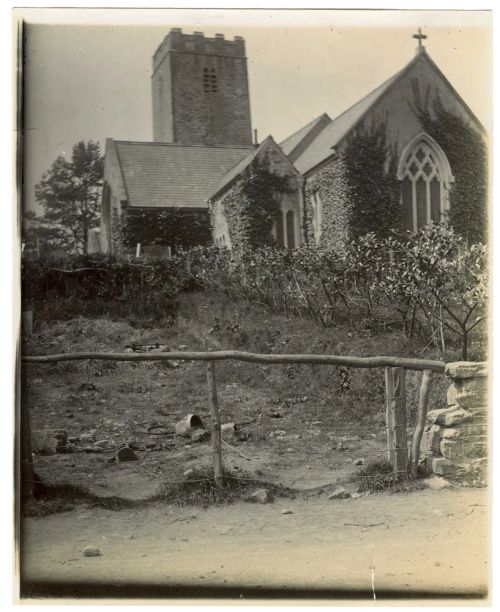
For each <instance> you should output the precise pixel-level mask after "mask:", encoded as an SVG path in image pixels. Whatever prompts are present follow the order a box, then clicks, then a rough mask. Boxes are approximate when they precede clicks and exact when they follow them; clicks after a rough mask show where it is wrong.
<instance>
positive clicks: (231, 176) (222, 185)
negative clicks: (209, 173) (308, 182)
mask: <svg viewBox="0 0 500 612" xmlns="http://www.w3.org/2000/svg"><path fill="white" fill-rule="evenodd" d="M269 147H272V148H274V149H275V150H276V151H277V152H278V153H279V154H280V155H282V156H283V159H284V160H285V161H286V163H287V164H288V165H289V166H290V169H291V170H292V171H293V173H294V174H296V173H297V170H296V169H295V168H294V166H293V164H292V163H291V161H290V160H289V159H288V157H287V156H286V155H283V151H282V150H281V149H280V147H279V146H278V145H277V144H276V142H275V140H274V138H273V137H272V136H268V137H267V138H265V139H264V140H263V141H262V142H261V143H260V145H259V146H258V147H255V149H254V150H253V151H252V153H250V154H249V155H247V156H246V157H244V158H243V159H242V160H241V161H239V162H238V163H237V164H235V165H234V166H233V167H232V168H230V170H229V171H228V172H226V174H224V175H223V176H222V178H221V179H220V181H219V183H218V185H217V187H216V188H215V189H214V191H213V192H212V196H211V197H212V198H214V197H215V196H216V195H218V194H219V193H220V192H221V191H223V190H224V189H226V188H228V187H229V185H231V183H232V182H233V181H234V180H235V179H236V178H237V177H238V176H240V174H241V173H242V172H243V171H244V170H245V168H248V166H249V165H250V164H251V163H252V162H253V160H254V159H255V158H256V157H258V156H259V155H260V153H261V152H262V151H263V150H264V149H267V148H269Z"/></svg>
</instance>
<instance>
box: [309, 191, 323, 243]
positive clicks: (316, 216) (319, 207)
mask: <svg viewBox="0 0 500 612" xmlns="http://www.w3.org/2000/svg"><path fill="white" fill-rule="evenodd" d="M311 204H312V213H313V217H312V225H313V234H314V240H315V242H316V244H319V241H320V238H321V226H322V224H323V201H322V200H321V195H320V192H319V190H318V191H315V192H314V193H313V194H312V195H311Z"/></svg>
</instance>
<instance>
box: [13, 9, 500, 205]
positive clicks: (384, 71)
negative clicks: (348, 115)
mask: <svg viewBox="0 0 500 612" xmlns="http://www.w3.org/2000/svg"><path fill="white" fill-rule="evenodd" d="M56 21H62V22H63V24H57V25H55V22H56ZM130 23H133V24H134V25H130ZM171 27H181V28H182V29H183V31H184V32H185V33H192V32H193V31H195V30H201V31H203V32H204V33H205V35H206V36H213V35H214V34H215V33H216V32H222V33H224V34H225V36H226V38H229V39H231V38H232V37H234V36H236V35H238V36H243V37H244V38H245V41H246V52H247V57H248V73H249V82H250V104H251V112H252V124H253V127H254V128H257V129H258V134H259V140H263V139H264V138H265V137H266V136H267V135H268V134H272V135H273V136H274V138H275V139H276V140H277V141H278V142H279V141H280V140H283V139H284V138H286V137H287V136H288V135H289V134H291V133H292V132H294V131H296V130H297V129H298V128H300V127H301V126H302V125H304V124H305V123H307V122H308V121H310V120H311V119H313V118H314V117H316V116H318V115H320V114H321V113H323V112H328V113H329V114H330V116H331V117H332V118H333V117H335V116H336V115H338V114H339V113H340V112H342V111H343V110H345V109H346V108H348V107H349V106H350V105H351V104H353V103H355V102H356V101H357V100H358V99H359V98H360V97H362V96H364V95H365V94H367V93H369V92H370V91H371V90H372V89H374V88H375V87H377V86H378V85H380V83H382V82H383V81H384V80H385V79H387V78H389V77H390V76H392V75H393V74H394V73H395V72H397V71H398V70H400V69H401V68H402V67H403V66H404V65H405V64H406V63H407V62H409V61H410V60H411V59H412V57H413V56H414V54H415V48H416V44H417V43H416V41H415V40H414V39H413V38H412V34H413V33H415V32H416V30H417V28H418V27H422V29H423V32H424V34H427V35H428V39H427V40H426V41H425V46H426V48H427V51H428V52H429V54H430V55H431V57H432V58H433V59H434V61H435V62H436V63H437V64H438V66H439V67H440V68H441V70H442V71H443V72H444V74H445V75H446V76H447V78H448V79H449V80H450V82H451V84H452V85H453V86H454V87H455V88H456V90H457V91H458V92H459V94H460V95H461V96H462V97H463V98H464V100H465V101H466V102H467V104H468V105H469V106H470V107H471V109H472V110H473V111H474V112H475V114H476V115H477V117H478V118H479V120H480V121H481V122H482V123H483V124H484V125H485V127H486V128H487V129H488V130H489V129H490V125H491V114H492V102H491V98H492V95H491V29H490V14H489V13H487V12H463V11H462V12H460V11H446V12H442V11H435V12H432V13H431V12H428V11H356V12H355V11H243V10H237V11H217V12H216V11H203V10H196V11H187V10H178V11H174V10H163V11H158V10H150V11H142V10H136V11H132V10H122V11H120V10H114V11H109V10H107V11H104V10H97V11H95V10H94V11H76V10H71V11H60V10H59V11H57V12H56V11H50V10H39V11H37V12H34V13H31V14H28V15H27V27H26V33H27V38H26V43H27V48H26V58H27V65H26V71H25V75H26V126H25V127H26V128H28V130H27V132H26V134H27V136H26V140H25V144H26V148H25V154H26V160H27V174H26V177H25V178H26V187H27V192H26V200H27V204H28V206H29V207H30V208H33V206H34V185H35V184H36V183H37V182H38V181H39V180H40V177H41V174H42V172H43V171H44V170H46V169H47V168H48V167H49V166H50V165H51V163H52V161H53V160H54V159H55V158H56V157H57V156H58V155H59V154H63V155H66V156H68V157H69V155H70V154H71V147H72V145H73V144H74V143H76V142H77V141H79V140H89V139H93V140H97V141H100V142H101V143H102V145H103V149H104V140H105V138H106V137H112V138H116V139H123V140H139V141H148V140H151V139H152V118H151V91H150V77H151V58H152V55H153V53H154V51H155V50H156V48H157V47H158V45H159V44H160V43H161V41H162V39H163V38H164V36H165V35H166V34H167V33H168V31H169V30H170V28H171Z"/></svg>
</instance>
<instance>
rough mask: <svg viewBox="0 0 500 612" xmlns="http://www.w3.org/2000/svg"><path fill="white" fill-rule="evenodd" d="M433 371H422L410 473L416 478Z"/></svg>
mask: <svg viewBox="0 0 500 612" xmlns="http://www.w3.org/2000/svg"><path fill="white" fill-rule="evenodd" d="M431 385H432V372H431V370H424V371H423V372H422V382H421V383H420V397H419V400H418V414H417V422H416V424H415V430H414V432H413V440H412V443H411V458H410V473H411V475H412V476H413V478H416V476H417V473H418V462H419V459H420V443H421V441H422V435H423V433H424V427H425V419H426V418H427V408H428V407H429V395H430V393H431Z"/></svg>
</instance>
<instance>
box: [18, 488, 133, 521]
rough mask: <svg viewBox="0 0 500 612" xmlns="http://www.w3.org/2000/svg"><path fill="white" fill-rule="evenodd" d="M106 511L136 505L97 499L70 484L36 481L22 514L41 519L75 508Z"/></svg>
mask: <svg viewBox="0 0 500 612" xmlns="http://www.w3.org/2000/svg"><path fill="white" fill-rule="evenodd" d="M82 505H86V506H89V507H90V508H104V509H106V510H123V509H125V508H131V507H134V506H136V505H137V502H135V501H132V500H128V499H123V498H121V497H116V496H109V497H99V496H98V495H94V494H93V493H90V492H89V491H87V490H86V489H85V488H83V487H79V486H75V485H71V484H46V483H44V482H42V481H40V480H37V481H36V482H35V485H34V492H33V496H32V497H31V498H30V499H28V500H27V501H26V502H25V504H24V506H23V508H22V514H23V516H25V517H42V516H48V515H49V514H56V513H59V512H69V511H71V510H74V508H76V507H77V506H82Z"/></svg>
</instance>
